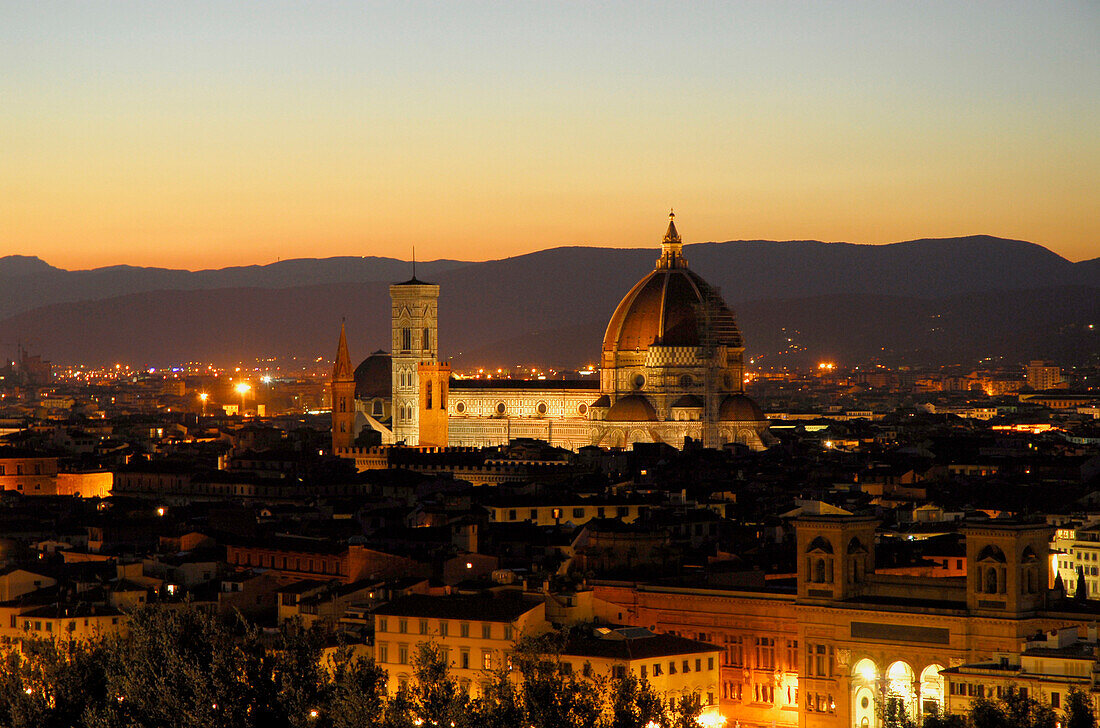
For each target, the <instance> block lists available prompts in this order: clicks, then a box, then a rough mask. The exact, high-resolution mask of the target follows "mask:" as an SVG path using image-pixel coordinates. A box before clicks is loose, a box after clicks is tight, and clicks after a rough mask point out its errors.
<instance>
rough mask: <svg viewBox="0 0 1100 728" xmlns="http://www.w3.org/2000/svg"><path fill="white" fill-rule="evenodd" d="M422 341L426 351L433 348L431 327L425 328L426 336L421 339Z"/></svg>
mask: <svg viewBox="0 0 1100 728" xmlns="http://www.w3.org/2000/svg"><path fill="white" fill-rule="evenodd" d="M420 343H421V344H422V345H423V346H422V348H423V349H424V351H427V350H428V349H430V348H432V346H431V344H432V330H431V329H429V328H427V327H425V328H424V338H423V339H422V340H421V342H420Z"/></svg>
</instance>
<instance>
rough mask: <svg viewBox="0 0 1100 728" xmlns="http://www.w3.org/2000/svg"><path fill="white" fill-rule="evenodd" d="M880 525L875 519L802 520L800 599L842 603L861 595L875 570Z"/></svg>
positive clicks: (798, 529)
mask: <svg viewBox="0 0 1100 728" xmlns="http://www.w3.org/2000/svg"><path fill="white" fill-rule="evenodd" d="M878 524H879V521H878V519H877V518H875V517H874V516H854V515H814V516H801V517H799V518H798V519H797V520H796V521H795V536H796V541H797V542H798V600H799V601H800V602H802V601H821V600H825V601H834V600H835V601H842V600H845V599H849V598H851V597H853V596H856V595H857V594H859V593H860V592H861V591H862V590H863V589H864V584H865V583H866V582H867V580H868V577H869V576H870V575H871V574H873V573H874V570H875V528H877V527H878Z"/></svg>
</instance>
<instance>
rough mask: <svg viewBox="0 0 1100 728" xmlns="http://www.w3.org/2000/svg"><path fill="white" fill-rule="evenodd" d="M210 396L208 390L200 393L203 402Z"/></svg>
mask: <svg viewBox="0 0 1100 728" xmlns="http://www.w3.org/2000/svg"><path fill="white" fill-rule="evenodd" d="M209 398H210V395H209V394H207V393H206V392H203V393H202V394H200V395H199V399H201V400H202V401H203V402H205V401H206V400H207V399H209Z"/></svg>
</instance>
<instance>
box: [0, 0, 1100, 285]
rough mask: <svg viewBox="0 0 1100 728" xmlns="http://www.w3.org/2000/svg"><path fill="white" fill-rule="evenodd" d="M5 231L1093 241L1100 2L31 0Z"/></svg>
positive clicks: (233, 244) (7, 246) (124, 237)
mask: <svg viewBox="0 0 1100 728" xmlns="http://www.w3.org/2000/svg"><path fill="white" fill-rule="evenodd" d="M3 14H4V16H5V22H3V23H0V63H3V66H4V67H5V68H7V69H10V70H11V71H12V72H11V73H7V74H4V75H3V77H2V78H0V95H2V96H3V97H4V98H5V99H9V100H11V102H12V103H10V104H7V105H6V106H7V108H8V109H9V113H8V114H6V115H5V116H4V118H3V119H0V131H2V132H3V133H2V134H0V137H2V138H3V139H5V142H4V148H5V149H4V154H5V157H6V159H7V160H9V164H6V165H4V167H3V169H2V170H0V188H2V189H3V190H4V191H5V198H6V200H5V204H4V206H3V207H4V213H3V215H2V216H0V218H2V219H3V220H4V222H3V223H2V227H0V234H2V239H3V252H4V253H5V254H25V255H36V256H38V257H41V258H43V259H44V260H47V261H48V262H50V263H51V264H53V265H56V266H60V267H65V268H70V269H73V268H90V267H98V266H104V265H115V264H131V265H157V266H164V267H172V268H189V269H199V268H218V267H223V266H228V265H247V264H261V263H268V262H274V261H275V260H276V259H279V258H282V259H286V258H298V257H327V256H337V255H357V256H358V255H363V256H371V255H378V256H392V257H398V258H407V257H408V256H409V254H410V252H411V248H412V247H413V246H414V245H415V246H416V249H417V258H420V259H425V260H426V259H434V258H460V259H465V260H485V259H494V258H503V257H508V256H512V255H517V254H522V253H526V252H531V251H534V250H539V249H544V248H548V247H554V246H558V245H578V244H579V245H600V246H609V247H632V248H636V247H646V246H648V245H650V244H651V239H652V220H653V219H654V216H655V215H656V214H657V211H658V210H667V209H668V208H669V207H670V206H674V207H675V208H676V209H677V211H678V212H680V213H681V214H683V215H684V216H685V219H690V220H691V225H690V226H689V227H688V228H687V229H685V236H686V238H685V242H704V241H711V240H713V241H724V240H731V239H733V240H736V239H774V240H786V239H815V240H826V241H845V242H853V243H888V242H895V241H901V240H909V239H917V238H925V237H951V236H957V235H968V234H989V235H996V236H1001V237H1006V238H1014V239H1022V240H1028V241H1030V242H1035V243H1038V244H1040V245H1043V246H1045V247H1047V248H1049V249H1051V250H1053V251H1054V252H1056V253H1058V254H1059V255H1062V256H1064V257H1066V258H1068V259H1070V260H1082V259H1089V258H1093V257H1096V254H1097V247H1098V246H1097V240H1098V239H1100V235H1098V233H1100V220H1097V218H1096V216H1095V215H1091V214H1089V211H1090V210H1091V207H1092V206H1093V205H1094V202H1095V200H1096V199H1097V198H1098V197H1100V140H1098V139H1097V137H1096V135H1095V134H1094V133H1093V131H1092V130H1093V127H1094V125H1095V119H1096V118H1097V117H1098V114H1097V112H1098V111H1100V100H1098V98H1097V95H1096V93H1095V89H1096V88H1097V87H1098V82H1100V51H1098V50H1097V48H1096V44H1095V43H1094V42H1093V41H1094V39H1095V37H1096V35H1097V33H1096V31H1097V29H1100V11H1098V10H1097V8H1096V6H1094V5H1088V4H1085V3H1065V4H1060V5H1057V6H1052V7H1045V6H1044V7H1039V6H1037V5H1033V4H1027V3H1012V4H1006V5H1002V6H998V12H997V13H995V14H994V13H990V12H989V11H988V10H986V9H985V8H982V7H979V6H956V5H951V4H946V3H944V4H933V5H927V6H920V7H901V6H896V5H882V6H863V5H854V4H842V5H835V6H829V7H828V8H824V7H820V6H816V5H813V4H805V3H776V4H771V3H768V4H764V3H746V4H738V5H734V6H722V5H705V6H691V7H690V8H686V9H685V8H683V7H681V6H678V5H672V4H659V3H654V4H647V5H644V6H641V7H635V6H627V5H618V4H600V5H595V6H580V5H527V6H520V7H506V6H499V5H492V4H480V3H477V4H462V5H461V6H458V5H455V6H447V5H433V4H405V5H402V6H393V7H389V6H382V5H353V4H350V3H336V4H331V5H326V6H325V7H324V8H323V9H321V10H318V9H316V8H307V7H305V6H295V5H293V4H281V5H276V6H265V7H264V8H262V9H259V8H255V7H250V6H246V5H241V4H229V5H225V4H193V5H187V6H172V5H160V4H156V5H144V6H138V7H135V6H129V5H124V4H107V5H100V6H95V7H93V6H86V5H70V4H65V3H36V4H14V3H13V4H6V5H5V6H4V11H3Z"/></svg>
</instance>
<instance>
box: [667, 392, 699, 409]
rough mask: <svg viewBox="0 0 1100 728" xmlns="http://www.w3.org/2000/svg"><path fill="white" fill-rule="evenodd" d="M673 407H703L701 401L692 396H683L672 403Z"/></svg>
mask: <svg viewBox="0 0 1100 728" xmlns="http://www.w3.org/2000/svg"><path fill="white" fill-rule="evenodd" d="M672 406H673V407H698V408H702V407H703V400H701V399H699V398H698V397H696V396H695V395H694V394H685V395H684V396H683V397H680V399H678V400H676V401H675V402H673V403H672Z"/></svg>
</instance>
